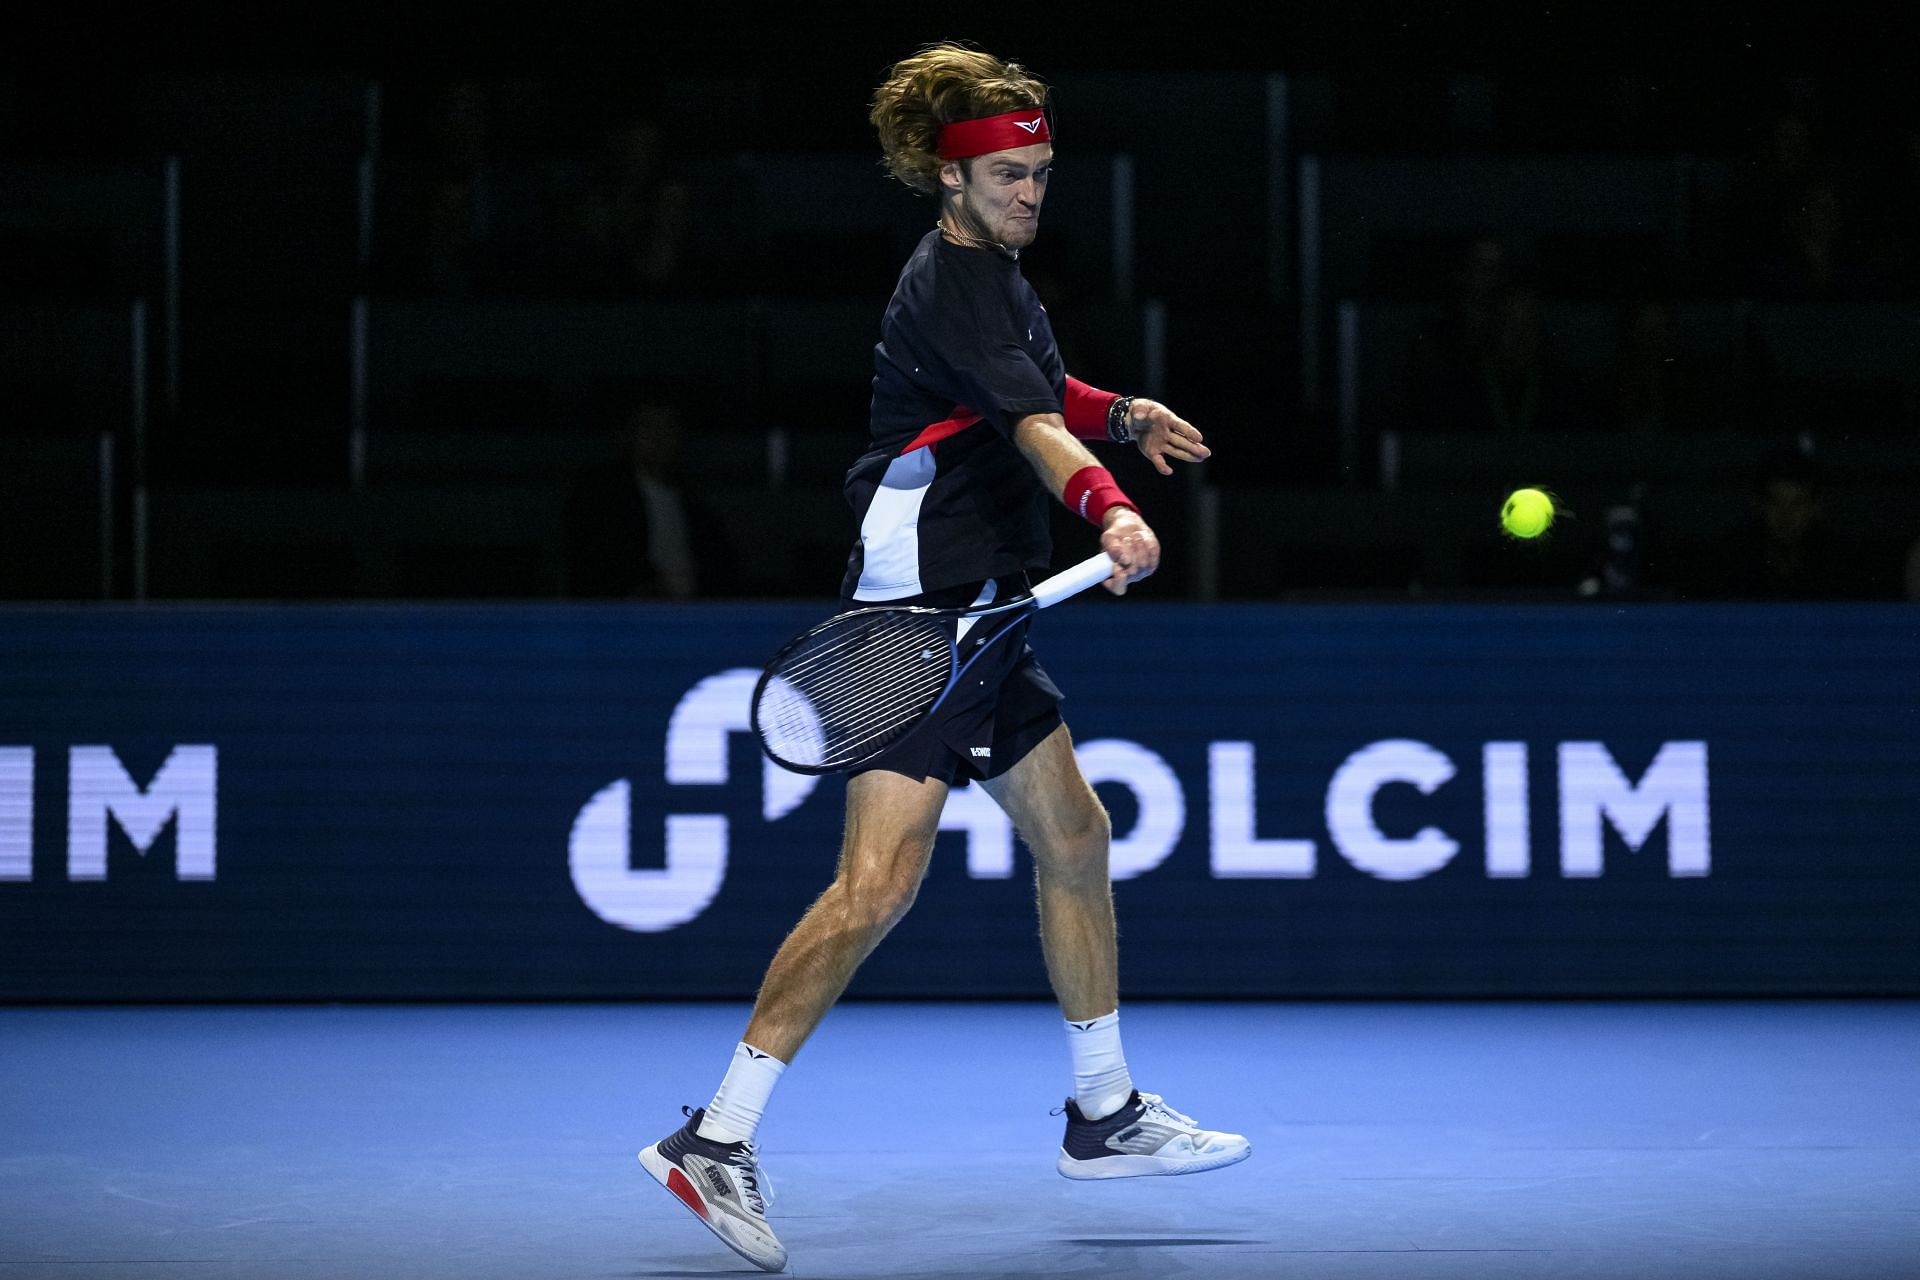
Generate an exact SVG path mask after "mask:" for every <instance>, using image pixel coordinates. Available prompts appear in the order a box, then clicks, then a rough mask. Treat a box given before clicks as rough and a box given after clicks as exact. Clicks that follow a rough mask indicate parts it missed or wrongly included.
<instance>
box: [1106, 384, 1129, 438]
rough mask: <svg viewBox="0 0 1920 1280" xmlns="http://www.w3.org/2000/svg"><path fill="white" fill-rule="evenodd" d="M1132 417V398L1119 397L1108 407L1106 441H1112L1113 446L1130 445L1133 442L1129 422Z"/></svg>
mask: <svg viewBox="0 0 1920 1280" xmlns="http://www.w3.org/2000/svg"><path fill="white" fill-rule="evenodd" d="M1132 416H1133V397H1132V396H1121V397H1120V398H1119V399H1118V400H1115V401H1114V402H1113V403H1112V404H1111V405H1108V406H1107V439H1109V440H1111V441H1113V442H1114V443H1115V444H1131V443H1132V442H1133V427H1132V425H1131V422H1130V419H1131V418H1132Z"/></svg>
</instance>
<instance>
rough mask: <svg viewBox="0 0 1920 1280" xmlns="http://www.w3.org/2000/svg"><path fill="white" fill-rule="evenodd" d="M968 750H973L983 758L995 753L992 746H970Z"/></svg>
mask: <svg viewBox="0 0 1920 1280" xmlns="http://www.w3.org/2000/svg"><path fill="white" fill-rule="evenodd" d="M967 750H969V751H971V752H973V754H974V755H976V756H979V757H981V758H982V759H985V758H987V757H989V756H991V755H993V748H992V747H968V748H967Z"/></svg>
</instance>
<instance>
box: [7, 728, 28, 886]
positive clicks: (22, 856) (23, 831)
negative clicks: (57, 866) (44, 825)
mask: <svg viewBox="0 0 1920 1280" xmlns="http://www.w3.org/2000/svg"><path fill="white" fill-rule="evenodd" d="M31 879H33V748H32V747H0V881H5V880H31Z"/></svg>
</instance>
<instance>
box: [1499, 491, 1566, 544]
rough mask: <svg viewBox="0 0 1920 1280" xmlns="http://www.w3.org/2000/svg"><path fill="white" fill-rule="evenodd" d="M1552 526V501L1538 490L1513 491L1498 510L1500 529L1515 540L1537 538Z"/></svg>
mask: <svg viewBox="0 0 1920 1280" xmlns="http://www.w3.org/2000/svg"><path fill="white" fill-rule="evenodd" d="M1552 524H1553V499H1552V498H1551V497H1549V496H1548V495H1547V494H1545V493H1544V492H1542V491H1541V490H1539V489H1515V490H1514V491H1513V492H1512V493H1510V494H1508V495H1507V501H1506V505H1505V506H1503V507H1501V508H1500V527H1501V528H1502V529H1505V530H1506V531H1507V532H1508V533H1510V534H1512V535H1513V536H1514V537H1516V538H1537V537H1539V536H1540V535H1541V534H1543V533H1545V532H1546V531H1547V529H1548V528H1549V527H1551V526H1552Z"/></svg>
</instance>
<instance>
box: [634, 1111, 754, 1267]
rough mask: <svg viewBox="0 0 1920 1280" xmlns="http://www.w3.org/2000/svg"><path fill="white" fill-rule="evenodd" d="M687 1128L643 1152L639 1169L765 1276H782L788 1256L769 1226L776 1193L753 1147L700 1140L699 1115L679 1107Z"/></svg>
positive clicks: (707, 1139)
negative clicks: (779, 1273) (769, 1211)
mask: <svg viewBox="0 0 1920 1280" xmlns="http://www.w3.org/2000/svg"><path fill="white" fill-rule="evenodd" d="M680 1110H681V1112H682V1114H684V1115H686V1116H687V1123H686V1124H685V1125H683V1126H682V1127H681V1128H680V1130H679V1131H678V1132H676V1133H674V1134H672V1135H671V1136H669V1137H665V1138H662V1139H661V1140H660V1141H658V1142H656V1143H654V1144H653V1145H652V1146H650V1147H648V1148H647V1149H646V1150H644V1151H642V1152H641V1153H640V1167H641V1168H643V1169H645V1170H646V1171H647V1172H648V1173H650V1174H652V1175H653V1176H654V1179H655V1181H657V1182H659V1184H660V1185H661V1186H663V1187H665V1188H666V1189H667V1190H668V1191H669V1192H671V1193H672V1194H673V1196H674V1198H675V1199H676V1200H678V1201H680V1203H681V1204H684V1205H685V1206H687V1208H689V1209H691V1210H692V1211H693V1213H694V1216H695V1217H697V1218H699V1219H700V1221H702V1222H704V1223H706V1224H707V1229H708V1230H710V1231H712V1232H713V1234H715V1235H716V1236H719V1237H720V1240H721V1242H722V1243H723V1244H725V1245H726V1246H727V1247H728V1248H729V1249H732V1250H733V1251H734V1252H735V1253H737V1254H739V1255H740V1256H741V1257H743V1258H745V1259H746V1260H747V1261H748V1262H751V1263H752V1264H753V1265H754V1266H756V1267H759V1268H760V1269H761V1270H763V1271H780V1270H783V1269H785V1267H786V1265H787V1251H786V1249H785V1248H784V1247H782V1246H781V1244H780V1241H779V1240H778V1239H777V1238H776V1237H775V1236H774V1234H773V1228H772V1227H770V1226H768V1225H767V1206H768V1205H770V1204H772V1203H773V1188H772V1186H771V1185H769V1184H768V1182H767V1176H766V1174H764V1173H762V1172H761V1171H760V1158H759V1154H758V1152H757V1151H756V1150H755V1149H754V1145H753V1143H751V1142H715V1141H714V1140H713V1139H712V1138H703V1137H701V1136H700V1121H701V1120H702V1118H704V1117H705V1115H706V1109H705V1108H704V1107H702V1108H700V1109H699V1110H689V1109H688V1108H686V1107H682V1108H680Z"/></svg>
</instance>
